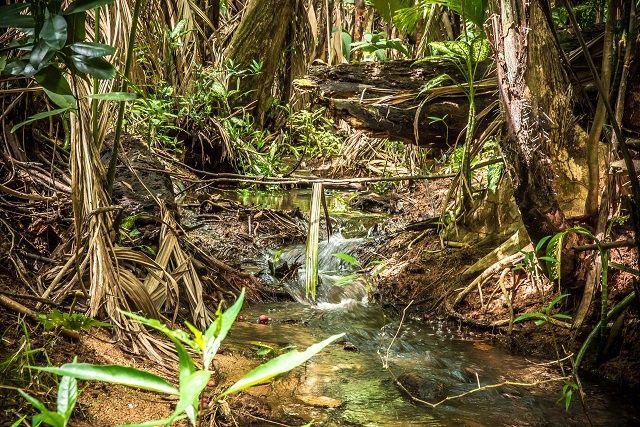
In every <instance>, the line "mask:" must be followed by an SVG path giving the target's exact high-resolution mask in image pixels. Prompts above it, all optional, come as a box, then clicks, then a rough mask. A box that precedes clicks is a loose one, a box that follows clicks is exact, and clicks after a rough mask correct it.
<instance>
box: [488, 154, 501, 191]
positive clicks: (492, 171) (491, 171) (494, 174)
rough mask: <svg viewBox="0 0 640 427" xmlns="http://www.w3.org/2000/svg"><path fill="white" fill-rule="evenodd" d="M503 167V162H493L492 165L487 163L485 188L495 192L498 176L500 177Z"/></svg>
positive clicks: (498, 181)
mask: <svg viewBox="0 0 640 427" xmlns="http://www.w3.org/2000/svg"><path fill="white" fill-rule="evenodd" d="M503 168H504V163H502V162H500V163H495V164H493V165H489V167H488V168H487V188H488V189H489V191H491V192H492V193H495V192H496V190H497V189H498V184H499V183H500V178H502V169H503Z"/></svg>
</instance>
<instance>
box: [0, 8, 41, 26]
mask: <svg viewBox="0 0 640 427" xmlns="http://www.w3.org/2000/svg"><path fill="white" fill-rule="evenodd" d="M29 6H30V3H16V4H9V5H6V6H0V28H33V26H34V22H33V17H32V16H31V15H22V14H21V13H20V12H22V11H23V10H25V9H26V8H28V7H29Z"/></svg>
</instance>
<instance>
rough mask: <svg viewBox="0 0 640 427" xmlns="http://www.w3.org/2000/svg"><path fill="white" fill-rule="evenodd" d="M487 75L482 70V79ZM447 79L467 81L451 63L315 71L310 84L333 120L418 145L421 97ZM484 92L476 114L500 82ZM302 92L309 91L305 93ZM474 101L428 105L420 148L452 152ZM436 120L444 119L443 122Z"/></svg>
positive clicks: (459, 98) (440, 100)
mask: <svg viewBox="0 0 640 427" xmlns="http://www.w3.org/2000/svg"><path fill="white" fill-rule="evenodd" d="M483 72H484V70H479V72H478V75H482V73H483ZM443 73H447V74H449V75H450V76H452V77H453V78H454V79H456V80H457V81H464V78H463V76H461V75H460V72H459V71H458V69H457V68H456V67H455V65H453V64H451V63H450V62H444V61H443V62H423V63H420V64H416V65H415V66H412V61H388V62H362V63H354V64H341V65H337V66H334V67H327V66H315V67H312V68H311V70H310V71H309V75H308V76H307V79H308V80H310V81H311V83H312V87H313V89H315V91H316V92H317V94H318V95H319V98H320V99H319V102H318V103H319V104H321V105H325V106H327V107H328V108H329V109H330V110H331V112H332V113H333V116H334V117H336V118H342V119H344V120H345V121H347V123H349V125H351V126H352V127H353V128H355V129H363V130H365V131H367V132H368V133H369V134H370V135H372V136H374V137H382V138H390V139H394V140H399V141H404V142H408V143H415V142H416V138H415V134H414V118H415V114H416V111H417V108H418V106H419V105H420V103H421V102H422V101H423V100H424V97H423V96H420V97H419V96H418V93H419V92H420V90H421V89H422V88H423V87H424V86H425V84H426V83H427V82H428V81H429V80H431V79H433V78H434V77H437V76H439V75H441V74H443ZM487 86H489V88H487V87H486V86H485V87H484V88H483V87H482V86H481V87H480V88H479V90H478V93H477V95H476V109H477V111H482V110H483V109H484V108H486V107H487V106H489V105H490V104H491V103H492V102H494V101H495V100H496V95H495V81H493V80H492V81H491V82H490V83H489V84H488V85H487ZM300 89H305V90H307V89H309V87H303V88H302V87H301V88H300ZM468 114H469V101H468V99H467V97H466V95H465V94H464V93H462V92H460V91H458V92H457V93H452V94H450V95H446V96H439V97H436V98H434V99H433V100H431V101H429V102H427V103H426V104H425V105H424V106H422V108H421V110H420V116H419V118H418V129H419V132H418V141H417V142H418V144H419V145H422V146H427V147H431V148H435V149H439V150H446V149H447V148H449V143H450V144H451V145H453V143H455V141H456V138H457V137H458V135H459V134H460V132H462V131H463V129H464V128H465V126H466V125H467V119H468ZM434 117H440V118H441V117H445V120H444V122H442V121H434V120H433V118H434Z"/></svg>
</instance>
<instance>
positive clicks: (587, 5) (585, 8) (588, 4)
mask: <svg viewBox="0 0 640 427" xmlns="http://www.w3.org/2000/svg"><path fill="white" fill-rule="evenodd" d="M600 4H601V2H600V1H599V0H587V1H585V2H583V3H582V4H578V5H575V6H574V7H573V11H574V12H575V14H576V19H577V20H578V24H580V28H582V29H589V28H593V26H594V25H595V24H596V21H597V18H598V14H599V12H600Z"/></svg>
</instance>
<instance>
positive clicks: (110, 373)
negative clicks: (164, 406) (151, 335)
mask: <svg viewBox="0 0 640 427" xmlns="http://www.w3.org/2000/svg"><path fill="white" fill-rule="evenodd" d="M31 368H32V369H38V370H41V371H45V372H51V373H54V374H56V375H60V376H64V375H66V376H70V377H74V378H78V379H81V380H92V381H104V382H107V383H115V384H123V385H127V386H129V387H137V388H142V389H145V390H151V391H157V392H159V393H166V394H175V395H179V394H180V392H179V391H178V389H176V388H175V387H174V386H172V385H171V384H170V383H169V382H167V381H166V380H164V379H163V378H160V377H159V376H157V375H154V374H152V373H150V372H147V371H142V370H140V369H136V368H131V367H129V366H119V365H93V364H90V363H65V364H64V365H62V366H60V367H59V368H56V367H50V366H48V367H43V366H32V367H31Z"/></svg>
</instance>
